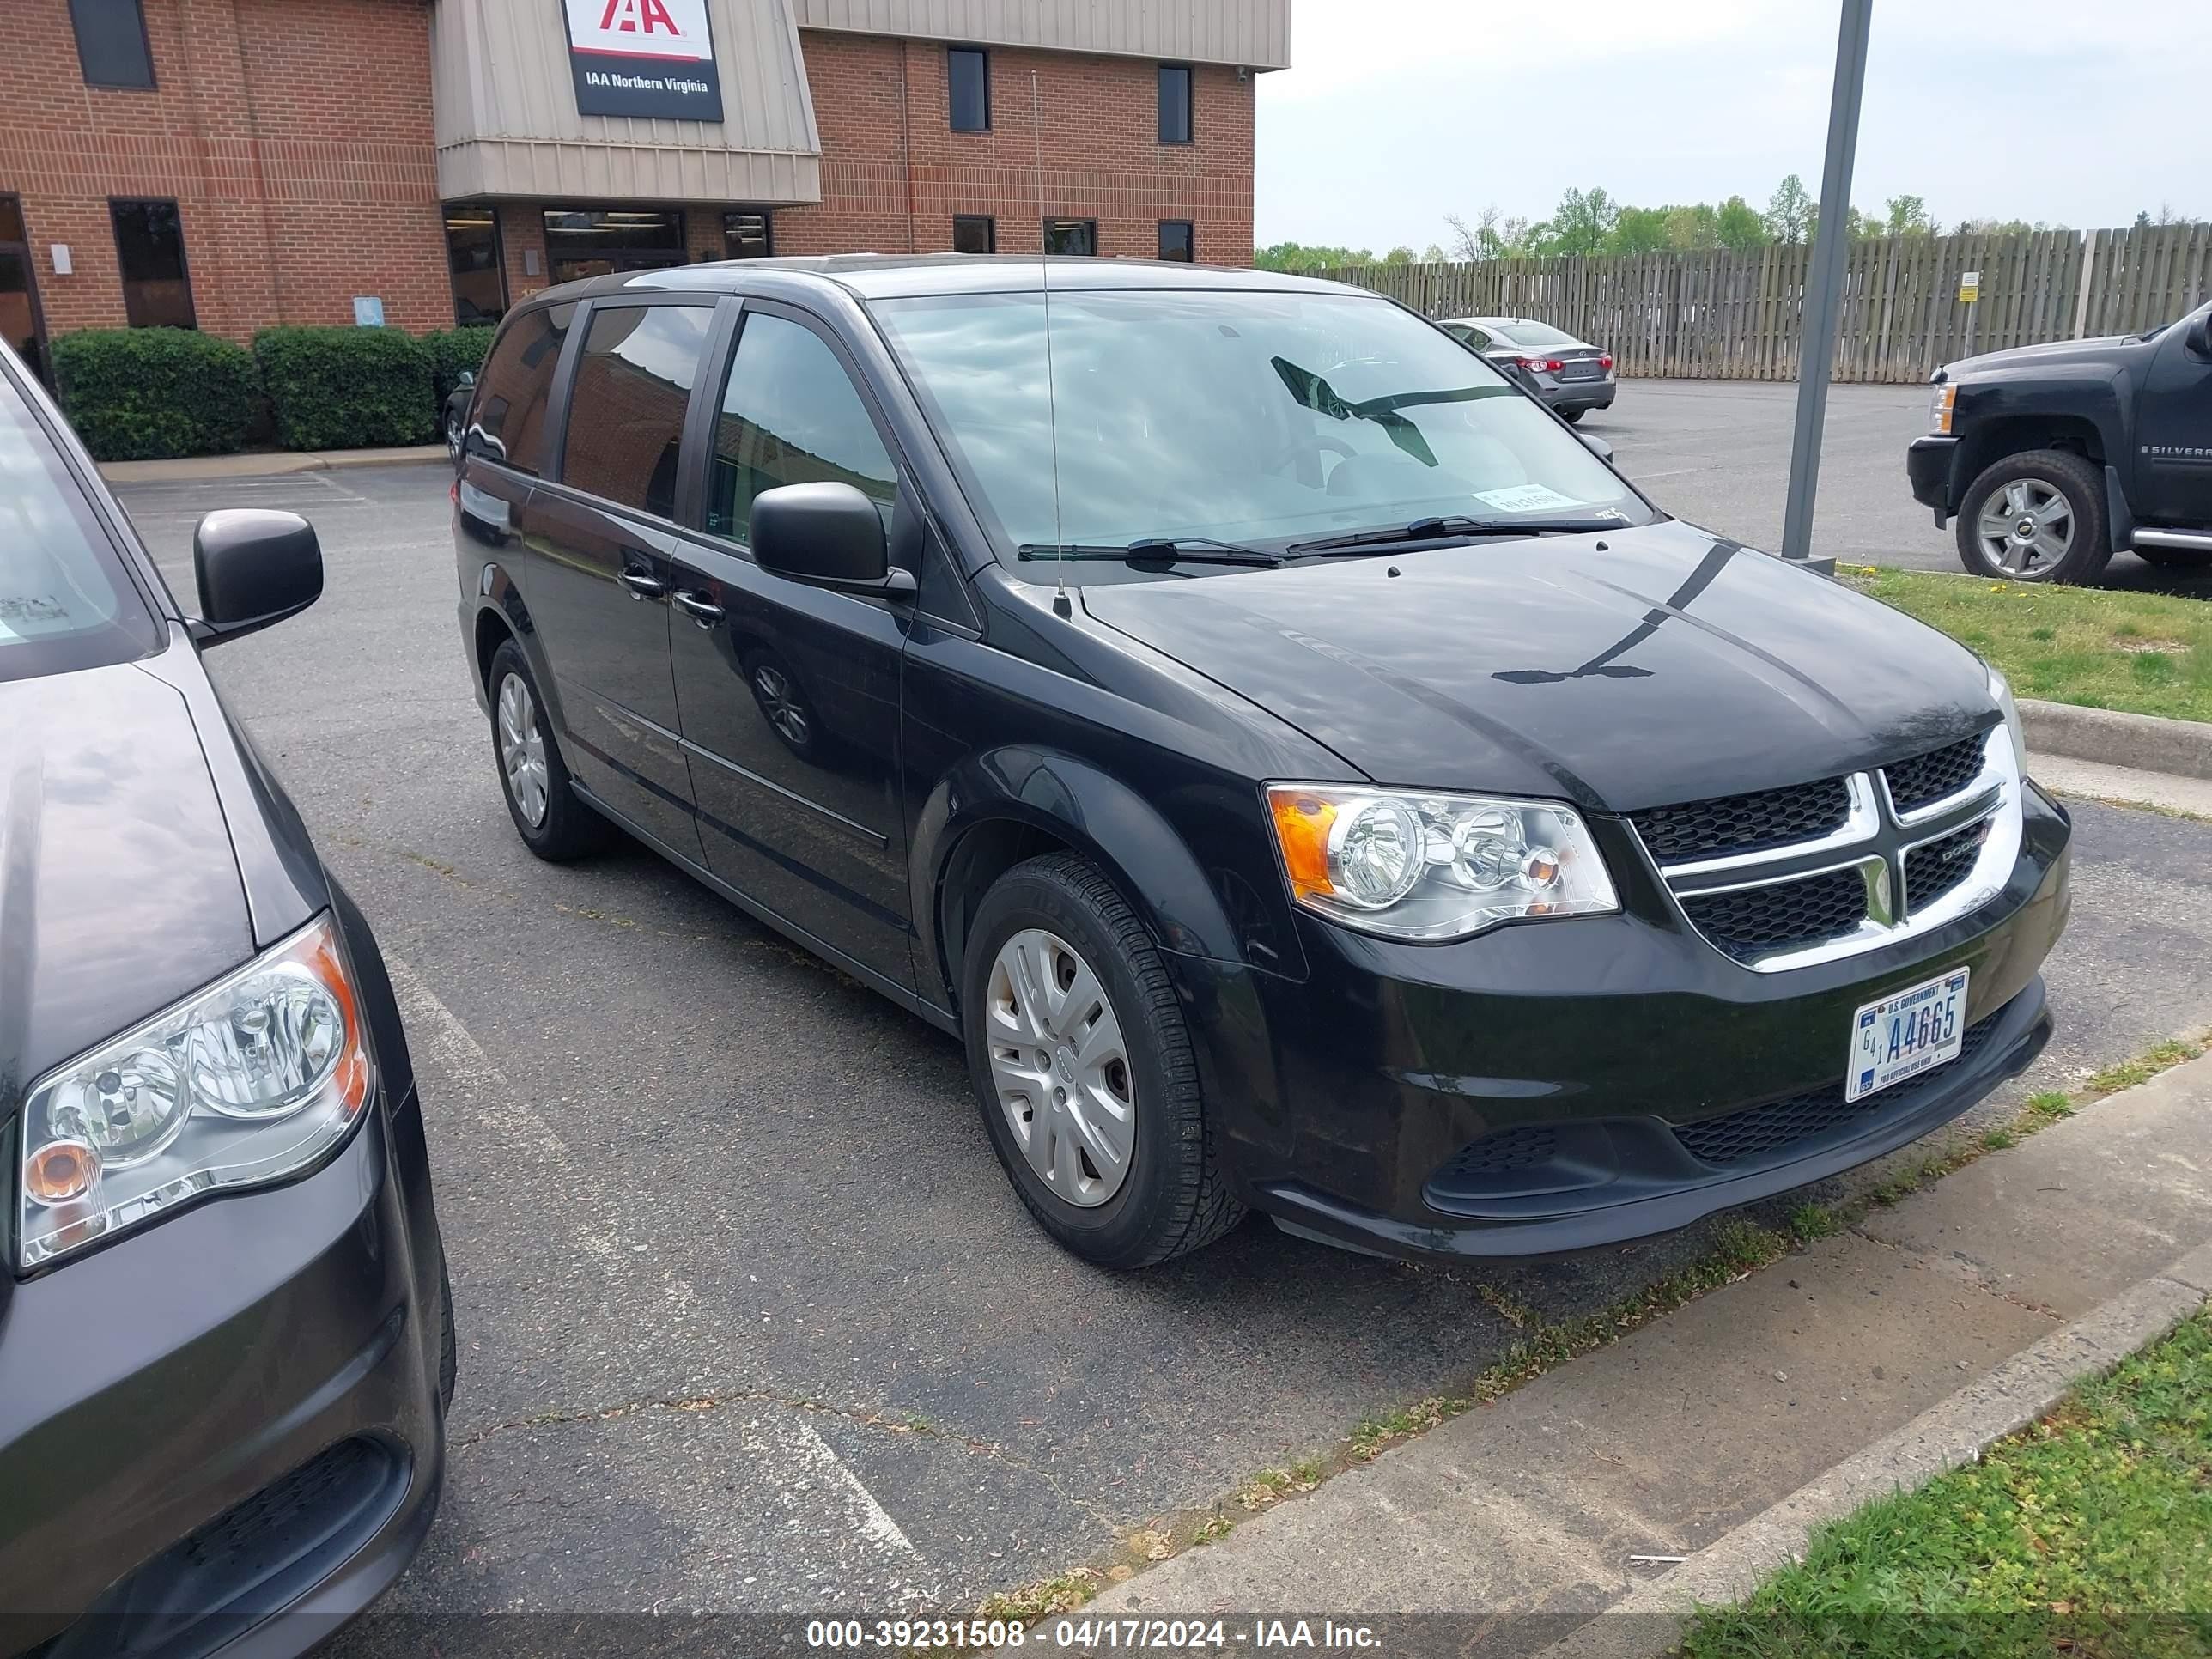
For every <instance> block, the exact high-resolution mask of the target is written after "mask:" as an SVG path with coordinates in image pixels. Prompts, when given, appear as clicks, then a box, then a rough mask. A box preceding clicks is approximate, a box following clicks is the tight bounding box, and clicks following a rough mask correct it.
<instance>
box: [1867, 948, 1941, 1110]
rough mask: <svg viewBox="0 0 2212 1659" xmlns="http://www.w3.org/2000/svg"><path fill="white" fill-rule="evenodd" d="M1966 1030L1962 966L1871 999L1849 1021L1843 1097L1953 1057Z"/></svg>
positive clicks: (1915, 1073)
mask: <svg viewBox="0 0 2212 1659" xmlns="http://www.w3.org/2000/svg"><path fill="white" fill-rule="evenodd" d="M1965 1041H1966V969H1964V968H1959V969H1953V970H1952V971H1951V972H1950V973H1948V974H1946V975H1943V976H1942V978H1941V979H1931V980H1929V981H1927V982H1926V983H1925V984H1923V985H1916V986H1914V987H1912V988H1911V990H1909V991H1899V993H1898V994H1896V995H1895V996H1893V997H1887V998H1884V999H1883V1000H1881V1001H1880V1002H1869V1004H1867V1006H1865V1007H1863V1008H1862V1009H1860V1010H1859V1012H1858V1014H1857V1017H1856V1018H1854V1019H1853V1020H1852V1021H1851V1060H1850V1070H1849V1072H1848V1073H1846V1074H1845V1076H1844V1099H1845V1100H1847V1101H1848V1100H1858V1099H1861V1098H1863V1097H1865V1096H1867V1095H1870V1094H1873V1093H1875V1092H1876V1091H1879V1090H1882V1089H1887V1088H1888V1087H1889V1085H1891V1084H1893V1083H1902V1082H1904V1081H1905V1079H1907V1078H1909V1077H1917V1076H1919V1075H1920V1073H1923V1072H1929V1071H1933V1070H1935V1068H1936V1066H1941V1065H1942V1063H1943V1062H1944V1061H1945V1060H1956V1059H1957V1058H1958V1057H1959V1049H1960V1045H1961V1044H1962V1043H1964V1042H1965Z"/></svg>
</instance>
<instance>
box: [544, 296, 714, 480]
mask: <svg viewBox="0 0 2212 1659" xmlns="http://www.w3.org/2000/svg"><path fill="white" fill-rule="evenodd" d="M713 322H714V313H713V312H712V311H710V310H708V308H707V307H704V306H653V307H645V306H601V307H599V309H598V310H596V311H594V312H593V313H592V331H591V332H590V333H589V334H588V335H586V337H585V338H584V355H583V356H582V357H580V358H579V359H578V360H577V362H576V381H575V389H574V391H573V392H570V393H569V394H568V441H567V443H566V444H565V446H564V447H563V449H562V457H561V482H562V483H564V484H568V485H570V486H572V487H573V488H574V489H581V490H584V491H586V493H588V494H590V495H597V496H599V497H601V498H602V499H603V500H605V501H615V502H618V503H619V504H621V505H622V506H623V507H636V508H638V509H639V510H640V511H641V512H646V513H653V514H655V515H656V516H658V517H659V518H663V519H672V518H674V517H675V516H676V469H677V463H678V453H679V448H680V441H681V440H682V438H683V436H684V409H685V407H686V406H687V405H688V404H690V400H691V388H692V386H694V385H695V384H696V383H697V381H698V379H699V360H700V356H701V355H702V352H703V351H704V350H705V349H706V344H707V330H708V326H709V325H711V324H712V323H713Z"/></svg>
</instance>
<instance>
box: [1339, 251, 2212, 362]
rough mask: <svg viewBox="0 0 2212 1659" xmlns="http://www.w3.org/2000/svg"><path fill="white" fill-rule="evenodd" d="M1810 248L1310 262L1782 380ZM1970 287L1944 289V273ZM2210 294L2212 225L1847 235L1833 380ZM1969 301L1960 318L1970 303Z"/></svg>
mask: <svg viewBox="0 0 2212 1659" xmlns="http://www.w3.org/2000/svg"><path fill="white" fill-rule="evenodd" d="M1810 258H1811V250H1810V249H1809V248H1808V247H1806V246H1802V245H1799V246H1788V247H1785V246H1767V247H1763V248H1753V249H1750V250H1747V251H1745V252H1729V251H1727V250H1723V249H1716V250H1714V251H1711V252H1696V253H1646V254H1628V255H1621V256H1617V257H1613V258H1595V259H1585V258H1554V259H1492V260H1483V261H1480V262H1477V263H1474V264H1411V265H1381V264H1375V265H1358V266H1352V267H1350V268H1348V269H1346V270H1330V271H1323V272H1320V273H1318V274H1319V275H1322V276H1333V277H1335V278H1336V279H1338V280H1339V281H1340V282H1346V283H1358V284H1359V285H1360V286H1361V287H1363V288H1370V289H1375V290H1376V291H1377V292H1379V293H1383V294H1388V295H1390V296H1392V297H1393V298H1394V299H1397V300H1401V301H1404V302H1405V303H1406V304H1407V305H1409V306H1411V307H1413V308H1414V309H1415V310H1417V311H1420V312H1423V313H1426V314H1427V315H1429V316H1431V317H1440V318H1441V317H1533V318H1535V319H1539V320H1541V321H1543V322H1547V323H1551V324H1553V325H1555V326H1557V327H1559V328H1563V329H1565V330H1566V331H1568V332H1569V333H1571V334H1574V335H1577V336H1579V337H1582V338H1583V339H1585V340H1589V341H1593V342H1595V343H1597V344H1600V345H1603V346H1607V347H1609V348H1610V349H1612V351H1613V356H1615V357H1616V358H1617V359H1619V361H1620V372H1621V373H1622V374H1668V375H1680V376H1685V377H1687V378H1690V379H1697V380H1795V379H1796V376H1797V337H1798V330H1799V326H1800V319H1801V317H1802V312H1803V309H1804V301H1805V276H1806V268H1807V264H1808V261H1809V259H1810ZM1970 270H1978V271H1979V272H1980V273H1981V297H1980V298H1979V300H1978V301H1976V302H1975V303H1974V304H1973V305H1972V306H1966V305H1962V304H1961V303H1960V300H1959V277H1960V273H1962V272H1965V271H1970ZM2208 295H2212V225H2207V224H2197V225H2162V226H2156V227H2153V228H2148V229H2130V230H2097V231H2038V232H2033V233H2029V234H2021V235H2009V236H1882V237H1870V238H1868V239H1867V240H1862V241H1857V242H1854V243H1852V244H1851V247H1850V259H1849V261H1848V262H1847V264H1846V267H1845V272H1844V299H1843V307H1842V324H1841V333H1840V336H1839V337H1838V345H1837V351H1836V371H1835V378H1836V379H1837V380H1877V381H1887V382H1891V383H1904V382H1911V381H1918V380H1926V379H1927V378H1928V375H1929V371H1931V370H1932V369H1934V368H1936V367H1937V366H1938V365H1940V364H1942V363H1946V362H1950V361H1952V360H1953V359H1954V358H1958V357H1962V356H1966V355H1968V353H1969V352H1970V351H1994V350H1997V349H2000V348H2002V347H2005V346H2016V345H2032V344H2036V343H2040V342H2043V341H2046V340H2066V339H2074V338H2078V337H2082V336H2085V335H2097V334H2123V333H2127V332H2130V331H2133V330H2136V329H2141V328H2148V327H2149V326H2151V325H2153V324H2155V323H2162V322H2166V321H2170V320H2171V319H2173V318H2175V317H2179V316H2180V315H2182V314H2183V313H2185V312H2188V311H2191V310H2192V309H2194V308H2195V307H2197V306H2198V305H2200V304H2202V303H2203V301H2204V300H2205V299H2206V298H2207V297H2208ZM1970 313H1971V316H1970Z"/></svg>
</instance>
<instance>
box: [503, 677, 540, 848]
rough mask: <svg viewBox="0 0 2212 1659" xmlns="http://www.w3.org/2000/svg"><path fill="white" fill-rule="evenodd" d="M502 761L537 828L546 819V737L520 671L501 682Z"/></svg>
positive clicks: (517, 802) (523, 808)
mask: <svg viewBox="0 0 2212 1659" xmlns="http://www.w3.org/2000/svg"><path fill="white" fill-rule="evenodd" d="M499 763H500V768H501V770H502V771H504V772H505V773H506V774H507V793H508V794H509V795H510V796H512V797H513V800H514V804H515V805H516V806H517V807H518V808H520V811H521V813H522V816H523V819H524V821H525V822H526V823H528V824H529V825H530V827H531V828H532V829H536V828H537V827H538V825H539V824H541V823H544V822H545V806H546V799H547V798H546V793H545V738H544V735H543V734H542V733H540V732H539V731H538V702H537V700H536V699H535V698H533V697H532V696H531V695H530V688H529V687H528V686H527V685H525V684H523V683H522V676H521V675H520V674H509V675H508V676H507V678H505V679H503V680H501V682H500V683H499Z"/></svg>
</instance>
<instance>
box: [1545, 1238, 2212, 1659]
mask: <svg viewBox="0 0 2212 1659" xmlns="http://www.w3.org/2000/svg"><path fill="white" fill-rule="evenodd" d="M2208 1296H2212V1245H2207V1246H2205V1247H2204V1248H2203V1249H2197V1250H2192V1251H2191V1252H2190V1253H2189V1254H2188V1255H2185V1256H2183V1257H2182V1258H2181V1259H2180V1260H2179V1261H2176V1262H2174V1263H2173V1264H2172V1266H2171V1267H2167V1268H2166V1270H2165V1271H2164V1272H2163V1273H2158V1274H2155V1275H2154V1276H2153V1277H2151V1278H2149V1279H2144V1280H2142V1282H2141V1283H2139V1284H2137V1285H2134V1286H2132V1287H2130V1289H2128V1290H2125V1291H2122V1292H2121V1293H2120V1294H2119V1295H2118V1296H2116V1297H2112V1298H2111V1299H2110V1300H2109V1301H2106V1302H2104V1303H2101V1304H2099V1305H2098V1306H2097V1307H2095V1308H2093V1309H2092V1310H2090V1311H2089V1312H2087V1313H2086V1314H2084V1315H2083V1316H2081V1318H2079V1319H2076V1320H2075V1321H2073V1322H2070V1323H2069V1324H2067V1325H2064V1326H2063V1327H2061V1328H2059V1329H2057V1330H2056V1331H2053V1332H2052V1333H2051V1334H2050V1335H2049V1336H2046V1337H2045V1338H2044V1339H2043V1340H2041V1341H2039V1342H2037V1343H2036V1344H2034V1345H2033V1346H2031V1347H2027V1348H2024V1349H2022V1350H2021V1352H2019V1353H2016V1354H2015V1355H2014V1356H2013V1357H2012V1358H2010V1359H2008V1360H2006V1361H2005V1362H2004V1363H2003V1364H2001V1365H1999V1366H1998V1367H1997V1368H1996V1370H1993V1371H1991V1372H1990V1374H1989V1375H1988V1376H1984V1377H1983V1378H1982V1379H1981V1380H1980V1381H1978V1382H1977V1383H1972V1385H1970V1386H1968V1387H1966V1388H1964V1389H1960V1390H1959V1392H1958V1393H1956V1394H1954V1395H1952V1396H1951V1397H1950V1398H1949V1399H1948V1400H1945V1401H1942V1402H1941V1403H1940V1404H1938V1405H1936V1406H1933V1407H1929V1409H1928V1410H1927V1411H1925V1412H1923V1413H1921V1414H1920V1415H1919V1416H1918V1417H1917V1418H1915V1419H1912V1421H1911V1422H1910V1423H1907V1424H1906V1425H1905V1426H1904V1427H1902V1428H1900V1429H1899V1430H1897V1431H1895V1432H1894V1433H1892V1434H1890V1435H1889V1436H1887V1437H1885V1438H1883V1439H1881V1440H1878V1441H1876V1442H1875V1443H1874V1444H1873V1445H1871V1446H1869V1447H1868V1448H1867V1449H1865V1450H1864V1451H1862V1452H1859V1453H1858V1454H1857V1455H1854V1456H1852V1457H1849V1458H1846V1459H1845V1460H1844V1462H1841V1463H1838V1464H1837V1465H1836V1466H1835V1467H1834V1468H1832V1469H1830V1470H1829V1471H1828V1472H1827V1473H1826V1474H1822V1475H1820V1476H1819V1477H1818V1478H1816V1479H1814V1480H1809V1481H1808V1482H1807V1483H1806V1484H1805V1485H1804V1486H1801V1487H1799V1488H1798V1489H1797V1490H1796V1492H1792V1493H1791V1494H1790V1496H1789V1497H1787V1498H1784V1499H1783V1500H1782V1501H1781V1502H1780V1503H1778V1504H1775V1505H1773V1507H1771V1509H1769V1510H1766V1511H1765V1513H1764V1514H1762V1515H1759V1516H1756V1517H1755V1518H1753V1520H1750V1521H1747V1522H1745V1523H1744V1524H1743V1525H1742V1526H1741V1527H1738V1528H1736V1529H1735V1531H1734V1532H1731V1533H1729V1534H1726V1535H1725V1536H1723V1537H1721V1538H1718V1539H1716V1540H1715V1541H1713V1542H1712V1543H1711V1544H1710V1545H1708V1546H1706V1547H1705V1548H1704V1549H1702V1550H1699V1552H1698V1553H1696V1554H1695V1555H1693V1556H1692V1557H1691V1558H1690V1559H1688V1560H1686V1561H1685V1562H1684V1563H1683V1564H1682V1565H1680V1566H1678V1567H1675V1568H1674V1569H1673V1570H1672V1571H1669V1572H1668V1574H1667V1575H1666V1576H1665V1577H1662V1578H1656V1579H1653V1580H1651V1581H1650V1583H1644V1584H1639V1585H1638V1586H1637V1588H1636V1589H1632V1590H1631V1591H1630V1592H1629V1593H1628V1594H1627V1595H1625V1596H1623V1597H1622V1598H1621V1599H1620V1601H1617V1602H1615V1603H1614V1604H1613V1606H1612V1607H1610V1608H1608V1609H1607V1611H1606V1612H1604V1613H1600V1614H1599V1615H1598V1616H1597V1617H1596V1618H1595V1619H1593V1620H1591V1621H1590V1622H1589V1624H1587V1625H1585V1626H1583V1627H1582V1628H1581V1629H1579V1630H1577V1631H1576V1632H1574V1634H1573V1635H1571V1637H1569V1638H1566V1639H1565V1640H1564V1641H1561V1642H1559V1643H1557V1644H1553V1645H1552V1646H1550V1647H1547V1648H1546V1649H1544V1650H1542V1653H1541V1655H1540V1656H1539V1659H1659V1656H1662V1655H1665V1654H1668V1653H1671V1652H1672V1651H1674V1649H1675V1647H1676V1646H1677V1645H1678V1644H1680V1641H1681V1639H1682V1635H1683V1632H1684V1630H1685V1627H1686V1624H1687V1620H1688V1618H1689V1616H1690V1615H1691V1614H1692V1613H1694V1611H1695V1609H1696V1607H1697V1605H1698V1604H1699V1603H1700V1602H1703V1603H1705V1605H1707V1606H1712V1605H1716V1604H1718V1603H1720V1602H1724V1601H1741V1600H1743V1599H1744V1598H1745V1597H1747V1596H1748V1595H1750V1594H1751V1593H1752V1592H1753V1590H1755V1589H1758V1587H1759V1584H1760V1583H1763V1582H1764V1581H1765V1579H1766V1577H1768V1576H1769V1575H1770V1574H1771V1573H1772V1572H1773V1571H1775V1570H1776V1569H1777V1568H1778V1567H1781V1566H1783V1565H1785V1564H1787V1563H1789V1562H1791V1561H1794V1560H1797V1559H1801V1558H1802V1556H1803V1554H1804V1552H1805V1546H1806V1542H1807V1540H1808V1538H1809V1537H1810V1535H1811V1534H1812V1531H1813V1529H1814V1528H1815V1527H1818V1526H1820V1525H1821V1524H1822V1523H1823V1522H1828V1521H1832V1520H1835V1519H1837V1518H1838V1517H1839V1516H1845V1515H1849V1514H1850V1513H1851V1512H1852V1511H1853V1510H1857V1509H1858V1508H1860V1507H1861V1506H1862V1505H1863V1504H1867V1503H1869V1502H1870V1501H1872V1500H1873V1499H1875V1498H1886V1497H1887V1496H1888V1495H1889V1494H1890V1493H1891V1492H1897V1491H1902V1490H1909V1489H1911V1488H1912V1487H1915V1486H1922V1485H1924V1484H1925V1483H1926V1482H1928V1481H1929V1480H1933V1479H1935V1478H1936V1476H1937V1475H1939V1474H1942V1473H1944V1471H1946V1470H1947V1469H1954V1468H1958V1467H1960V1465H1961V1464H1965V1463H1972V1462H1977V1461H1978V1460H1979V1459H1980V1457H1981V1455H1982V1453H1983V1452H1984V1450H1985V1449H1988V1447H1989V1446H1990V1444H1991V1443H1994V1442H1996V1441H1998V1440H2002V1438H2004V1437H2005V1436H2007V1435H2008V1434H2011V1433H2013V1432H2014V1431H2016V1430H2018V1429H2021V1428H2024V1427H2026V1426H2027V1425H2028V1424H2030V1423H2033V1421H2035V1419H2037V1418H2039V1417H2040V1416H2042V1415H2043V1414H2044V1413H2045V1412H2047V1411H2049V1410H2050V1409H2051V1407H2053V1406H2055V1405H2057V1403H2058V1401H2060V1400H2062V1399H2063V1398H2064V1397H2065V1395H2067V1394H2068V1393H2069V1391H2070V1390H2071V1389H2073V1388H2074V1387H2075V1384H2076V1383H2079V1382H2081V1380H2082V1379H2083V1378H2084V1377H2087V1376H2093V1375H2096V1374H2098V1373H2100V1372H2104V1371H2107V1370H2111V1369H2112V1367H2114V1366H2115V1365H2118V1364H2119V1363H2120V1362H2121V1361H2122V1360H2124V1359H2125V1358H2127V1357H2128V1356H2129V1355H2130V1354H2131V1353H2134V1352H2136V1350H2138V1349H2140V1348H2142V1347H2144V1346H2147V1345H2148V1344H2149V1343H2152V1342H2155V1341H2157V1340H2159V1339H2160V1337H2162V1336H2164V1335H2166V1333H2167V1332H2169V1331H2171V1330H2172V1329H2173V1328H2174V1327H2175V1326H2176V1325H2178V1324H2179V1323H2180V1322H2182V1321H2183V1320H2185V1319H2186V1318H2188V1317H2189V1316H2191V1314H2193V1313H2195V1312H2196V1311H2197V1310H2198V1309H2199V1308H2201V1307H2203V1305H2204V1303H2205V1300H2206V1298H2207V1297H2208Z"/></svg>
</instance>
